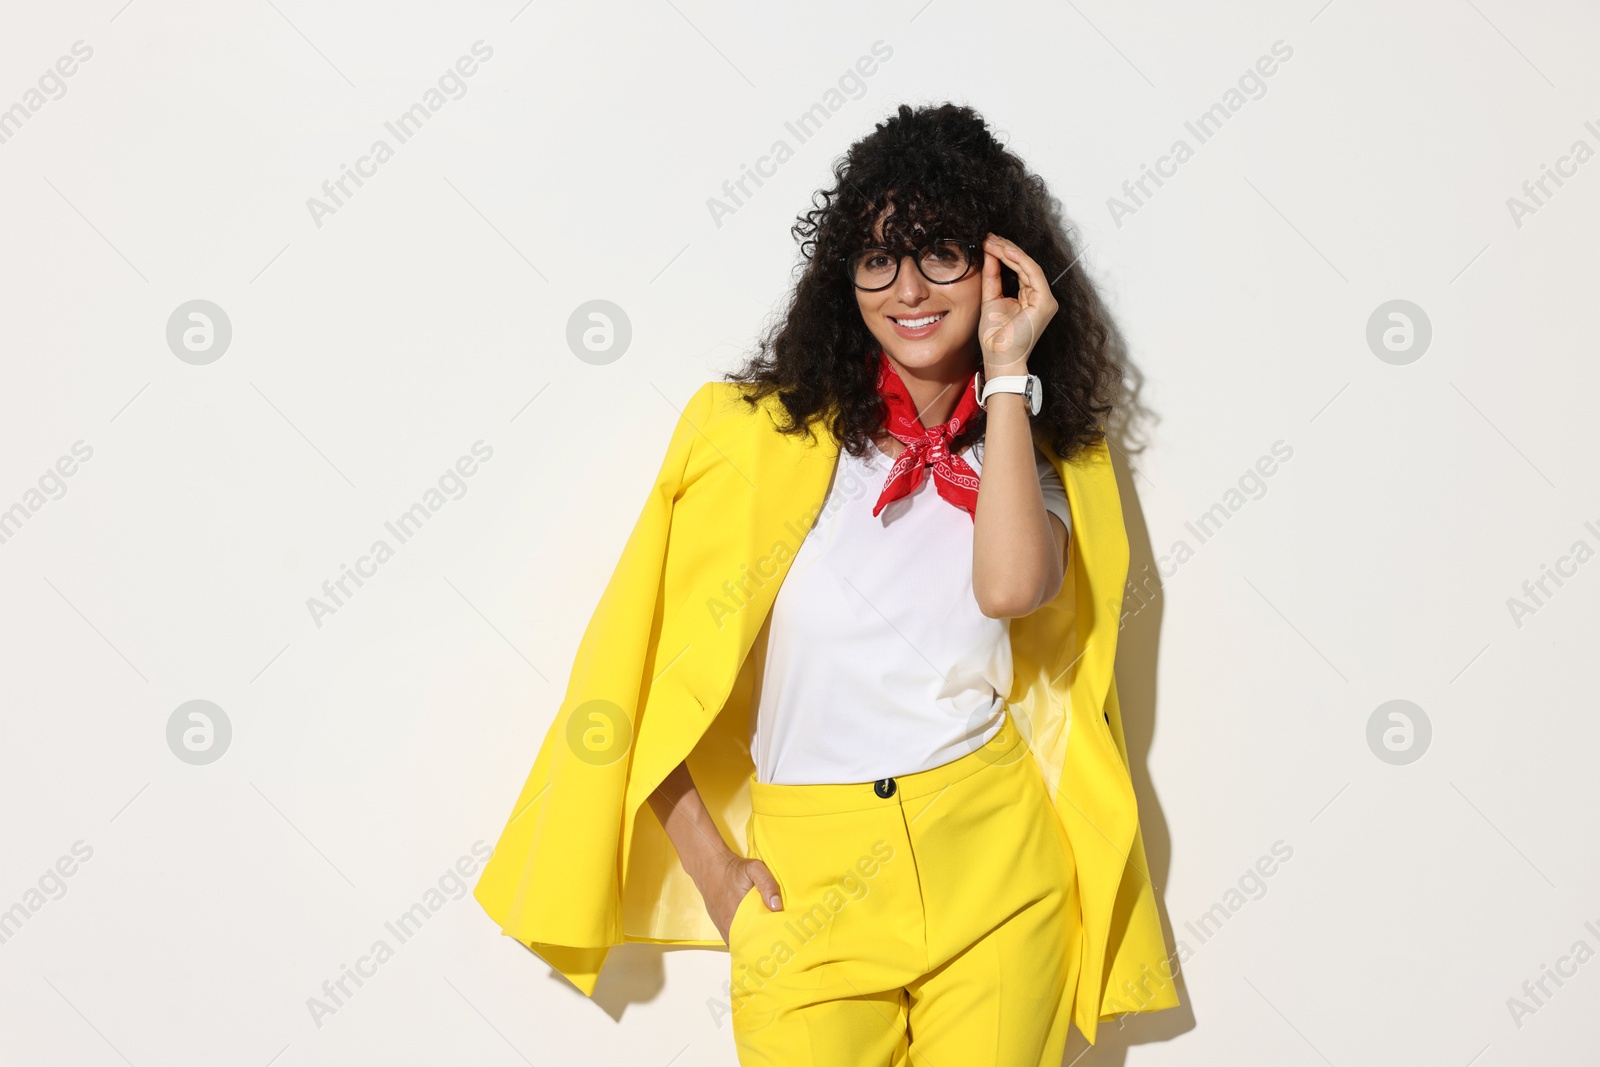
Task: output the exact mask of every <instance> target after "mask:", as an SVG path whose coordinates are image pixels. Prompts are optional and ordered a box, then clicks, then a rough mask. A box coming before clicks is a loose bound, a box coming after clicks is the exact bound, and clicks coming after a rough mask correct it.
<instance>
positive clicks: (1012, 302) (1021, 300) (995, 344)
mask: <svg viewBox="0 0 1600 1067" xmlns="http://www.w3.org/2000/svg"><path fill="white" fill-rule="evenodd" d="M983 250H984V252H985V253H986V254H985V256H984V259H983V305H982V307H981V308H980V310H979V312H978V346H979V347H980V348H981V349H982V350H983V375H984V378H985V379H988V378H993V377H997V376H999V375H1002V374H1026V373H1027V361H1028V353H1029V352H1031V351H1033V346H1034V343H1035V342H1036V341H1038V340H1039V335H1040V334H1041V333H1043V332H1044V328H1045V326H1046V325H1048V324H1049V322H1050V320H1051V319H1052V318H1053V317H1055V313H1056V308H1057V307H1058V306H1059V305H1058V304H1057V303H1056V298H1055V296H1054V294H1052V293H1051V292H1050V283H1049V280H1048V279H1046V278H1045V276H1044V269H1043V268H1042V267H1040V266H1039V264H1037V263H1035V262H1034V261H1033V258H1032V257H1031V256H1029V255H1028V253H1026V252H1024V251H1023V250H1022V248H1021V247H1020V246H1019V245H1017V244H1016V243H1015V242H1013V241H1008V240H1006V239H1005V238H1004V237H1000V236H998V235H996V234H993V233H991V234H989V235H988V236H986V237H985V238H984V239H983ZM1002 262H1003V263H1005V265H1006V266H1008V267H1010V268H1011V269H1012V270H1014V271H1016V272H1017V279H1018V286H1017V295H1016V297H1015V298H1012V297H1009V296H1004V295H1002V294H1001V291H1000V264H1001V263H1002Z"/></svg>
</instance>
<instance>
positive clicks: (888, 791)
mask: <svg viewBox="0 0 1600 1067" xmlns="http://www.w3.org/2000/svg"><path fill="white" fill-rule="evenodd" d="M872 791H873V792H874V793H876V794H878V795H879V796H880V797H883V798H884V799H885V800H887V799H889V798H890V797H892V796H894V779H893V778H879V779H878V780H877V781H876V782H873V783H872Z"/></svg>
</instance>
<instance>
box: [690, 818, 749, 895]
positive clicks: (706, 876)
mask: <svg viewBox="0 0 1600 1067" xmlns="http://www.w3.org/2000/svg"><path fill="white" fill-rule="evenodd" d="M678 859H679V861H681V862H682V863H683V869H684V871H685V872H687V873H688V875H689V880H690V881H692V882H694V884H695V887H696V888H697V889H699V890H700V891H701V892H702V893H703V892H705V890H706V889H707V888H708V887H709V886H712V885H716V884H718V883H719V882H720V880H721V878H722V877H723V876H724V875H725V874H726V873H727V871H728V869H729V868H730V867H732V866H733V865H734V864H736V863H738V862H739V861H740V860H741V859H743V857H742V856H740V855H739V854H738V853H737V852H735V851H734V850H733V849H731V848H729V847H728V843H727V842H726V841H724V840H723V839H722V834H721V833H719V832H717V830H716V829H715V828H714V827H713V828H712V829H711V830H710V831H709V832H708V833H705V834H696V835H695V844H694V846H693V847H691V848H688V849H679V850H678Z"/></svg>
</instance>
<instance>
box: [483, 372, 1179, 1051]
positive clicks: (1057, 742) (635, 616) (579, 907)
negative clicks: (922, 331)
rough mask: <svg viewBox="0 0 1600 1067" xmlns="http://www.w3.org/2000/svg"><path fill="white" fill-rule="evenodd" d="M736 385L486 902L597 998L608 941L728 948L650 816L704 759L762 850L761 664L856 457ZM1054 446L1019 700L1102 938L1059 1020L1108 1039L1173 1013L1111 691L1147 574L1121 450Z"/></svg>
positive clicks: (645, 534) (659, 517) (613, 606)
mask: <svg viewBox="0 0 1600 1067" xmlns="http://www.w3.org/2000/svg"><path fill="white" fill-rule="evenodd" d="M738 389H739V386H738V383H734V382H725V381H712V382H707V383H706V384H704V385H702V386H701V387H700V389H699V390H698V391H696V393H695V394H694V396H693V397H692V398H691V399H690V400H689V402H688V404H686V405H685V407H684V409H683V414H682V416H681V417H680V418H679V420H678V424H677V427H676V429H675V430H674V431H673V434H672V440H671V442H670V443H669V444H668V446H667V453H666V458H665V459H664V460H663V462H662V464H661V471H660V474H659V475H658V476H657V478H656V482H655V487H654V488H653V489H652V490H651V493H650V496H649V499H648V500H647V501H646V502H645V505H644V509H643V511H642V512H641V513H640V515H639V519H638V522H637V523H636V524H635V526H634V529H633V532H632V534H631V535H630V536H629V537H628V541H627V544H626V546H625V547H624V548H623V551H622V558H621V560H620V562H619V563H618V564H617V568H616V571H615V572H614V573H613V575H612V577H611V580H610V581H609V582H608V583H607V585H606V588H605V592H604V593H603V594H602V595H601V597H600V603H599V605H598V606H597V607H596V608H595V611H594V615H593V616H592V617H591V618H590V620H589V625H588V627H587V628H586V629H585V630H584V633H583V640H582V642H581V643H580V644H579V646H578V651H577V656H576V659H575V661H574V663H573V668H572V674H571V678H570V681H569V682H568V685H567V692H566V697H565V699H564V700H563V701H562V703H561V707H560V708H559V710H558V712H557V714H556V716H555V719H554V721H553V722H552V723H551V724H550V728H549V730H548V732H547V733H546V735H545V738H544V742H543V744H542V745H541V747H540V749H539V753H538V756H537V758H536V759H535V760H534V764H533V769H532V771H531V772H530V773H529V775H528V778H527V782H526V784H525V785H524V786H523V787H522V792H521V794H520V795H519V796H518V797H517V801H516V804H515V805H514V806H513V808H512V811H511V816H510V819H509V820H508V821H507V823H506V827H505V830H504V831H503V832H502V833H501V835H500V839H499V843H498V844H497V845H496V846H495V850H494V854H493V855H492V856H491V857H490V859H489V861H488V863H487V864H486V865H485V867H484V871H483V875H482V877H481V878H480V879H479V881H478V884H477V886H476V887H475V889H474V891H473V895H474V896H475V897H476V898H477V900H478V902H479V903H480V904H481V905H482V906H483V908H484V910H485V911H486V912H488V913H489V915H490V916H491V917H492V918H493V919H494V920H495V922H497V923H499V924H500V928H501V930H502V932H504V933H505V934H506V935H508V936H510V937H514V938H516V939H517V940H518V941H520V942H522V943H523V944H524V945H527V946H528V947H529V948H530V949H532V950H533V951H534V952H536V953H538V955H539V956H540V957H542V958H543V959H544V960H545V961H546V962H548V963H549V964H550V965H551V966H552V967H554V968H555V969H556V970H557V971H560V972H561V973H562V974H563V975H565V976H566V977H567V979H568V980H570V981H571V982H572V983H573V984H574V985H575V986H577V987H578V989H580V990H581V991H582V992H583V993H584V994H585V995H586V996H592V995H593V994H594V987H595V981H596V979H597V977H598V975H599V971H600V966H601V964H602V962H603V961H604V960H605V957H606V953H607V952H609V951H610V949H611V947H612V946H613V945H618V944H621V943H623V942H626V941H643V942H653V943H666V944H679V945H698V946H705V947H708V948H719V949H721V948H725V946H724V944H723V941H722V938H721V936H720V935H719V934H718V933H717V929H716V927H715V925H713V923H712V922H711V917H710V916H709V915H708V914H706V909H705V905H704V903H703V901H702V900H701V897H700V894H699V892H698V890H697V889H696V888H695V885H694V883H693V882H692V881H691V880H690V878H689V876H688V874H687V873H686V872H685V871H684V869H683V866H682V865H681V864H680V863H679V861H678V856H677V852H676V851H675V850H674V849H673V846H672V843H671V841H670V839H668V837H667V836H666V832H665V831H664V830H663V829H662V827H661V824H660V822H659V821H658V820H657V819H656V817H655V814H654V812H653V811H651V810H650V809H649V807H648V805H647V803H646V800H647V798H648V797H649V796H650V794H651V793H652V792H654V791H655V789H656V787H657V786H658V785H660V784H661V781H662V780H663V779H664V778H665V777H666V776H667V774H668V772H670V771H671V770H672V768H673V767H675V766H677V764H678V763H680V762H682V761H683V760H685V759H687V760H688V762H689V770H690V773H691V774H692V775H693V777H694V781H695V785H696V787H697V788H698V789H699V792H700V795H701V797H702V798H703V799H704V800H705V804H706V807H707V808H708V809H709V810H710V812H711V814H712V816H713V817H714V818H715V820H716V821H717V823H718V825H719V826H720V828H721V830H722V832H723V834H724V835H725V836H726V837H727V838H728V839H729V840H730V842H732V843H733V845H734V847H735V848H737V849H739V850H740V851H741V852H744V850H745V848H746V842H745V824H746V820H747V817H748V816H749V813H750V789H749V778H750V775H751V773H752V771H753V770H754V764H753V761H752V758H751V755H750V751H749V748H748V746H747V744H746V738H747V737H748V736H749V731H748V727H749V717H750V714H751V709H752V706H753V702H752V699H751V698H752V694H753V693H755V692H757V691H758V690H757V689H756V686H757V685H758V684H759V679H758V678H757V677H756V676H755V675H756V672H755V670H754V667H753V662H754V657H752V656H751V655H750V652H751V649H752V648H753V647H754V645H755V643H756V642H757V641H758V640H762V641H764V640H765V639H766V632H767V627H766V621H767V616H768V614H769V612H770V609H771V607H772V603H773V600H774V598H775V597H776V596H777V593H778V589H779V587H780V586H781V585H782V584H783V578H784V575H785V574H786V573H787V571H788V568H789V565H790V563H791V562H792V561H793V560H794V557H795V553H796V552H797V551H798V549H799V547H800V543H801V541H803V540H804V538H805V536H806V532H807V531H808V530H809V529H810V528H811V525H812V523H813V521H814V519H815V518H816V516H817V515H818V513H819V512H820V511H821V507H822V503H823V498H824V496H825V495H826V492H827V488H828V483H829V480H830V477H831V475H832V473H833V470H834V466H835V464H836V462H837V460H838V456H839V446H838V443H837V442H836V441H834V440H833V438H832V435H831V434H829V433H828V432H827V430H826V429H825V428H819V430H818V432H817V435H816V438H815V440H807V439H806V438H805V437H792V436H788V435H785V434H781V433H779V432H778V431H777V429H776V428H775V427H774V425H773V423H772V412H773V411H774V410H775V409H776V408H777V400H776V398H775V397H768V398H766V400H765V401H764V402H763V404H762V406H761V407H760V408H759V409H757V410H755V411H751V410H750V409H749V407H748V405H747V404H746V403H745V402H744V401H743V400H742V399H740V398H739V396H738ZM1040 448H1041V450H1042V451H1043V452H1044V454H1045V455H1046V456H1047V457H1048V458H1049V459H1050V460H1051V462H1053V463H1054V464H1055V466H1056V469H1057V470H1058V471H1059V472H1060V474H1061V479H1062V482H1063V483H1064V484H1065V486H1066V490H1067V499H1068V501H1069V503H1070V506H1071V509H1072V536H1071V539H1070V549H1069V556H1070V565H1069V567H1068V571H1067V574H1066V577H1065V579H1064V580H1063V582H1062V586H1061V591H1060V593H1059V594H1058V595H1057V596H1056V597H1055V599H1054V600H1052V601H1051V602H1050V603H1048V604H1046V605H1044V606H1043V607H1041V608H1039V609H1038V610H1036V611H1034V612H1033V613H1032V614H1030V615H1027V616H1024V617H1022V618H1015V619H1012V620H1011V626H1010V631H1011V651H1012V663H1013V671H1014V681H1013V684H1012V689H1011V692H1010V693H1009V694H1008V696H1007V701H1008V710H1009V712H1010V714H1012V715H1013V716H1014V717H1015V719H1016V721H1017V723H1018V726H1019V728H1020V729H1021V731H1022V733H1023V736H1024V737H1026V738H1027V739H1028V741H1029V746H1030V749H1031V751H1032V754H1033V756H1034V758H1035V760H1036V761H1037V762H1038V764H1039V767H1040V769H1041V770H1042V771H1043V773H1044V778H1045V781H1046V782H1047V783H1048V784H1049V786H1050V788H1051V792H1052V794H1053V796H1054V799H1055V807H1056V810H1057V812H1058V813H1059V814H1060V816H1061V820H1062V823H1063V824H1064V826H1065V828H1066V832H1067V839H1068V841H1069V842H1070V843H1071V845H1072V851H1073V858H1074V860H1075V862H1076V865H1077V876H1078V879H1079V897H1080V900H1081V903H1082V909H1083V925H1084V935H1085V936H1084V938H1083V953H1082V958H1081V959H1080V960H1079V961H1076V962H1075V964H1074V965H1073V966H1072V970H1074V971H1075V972H1076V974H1077V978H1076V981H1075V982H1069V988H1068V990H1067V994H1066V996H1067V1000H1070V1003H1067V1001H1064V1002H1063V1009H1064V1010H1068V1011H1071V1012H1072V1018H1073V1020H1074V1021H1075V1022H1076V1023H1077V1025H1078V1028H1079V1029H1080V1030H1082V1031H1083V1034H1084V1036H1085V1037H1086V1038H1087V1039H1088V1040H1089V1041H1090V1042H1091V1043H1092V1042H1093V1041H1094V1039H1095V1027H1096V1024H1097V1023H1098V1021H1099V1020H1100V1019H1102V1018H1110V1017H1112V1016H1114V1015H1116V1014H1119V1013H1123V1012H1131V1011H1157V1010H1160V1009H1163V1008H1170V1007H1176V1006H1177V1004H1178V993H1177V988H1176V986H1175V984H1174V982H1173V980H1172V977H1171V975H1172V971H1171V966H1170V964H1169V959H1170V957H1169V955H1168V952H1167V947H1166V942H1165V940H1164V938H1163V936H1162V932H1161V922H1160V919H1159V917H1158V916H1157V913H1156V902H1155V895H1154V892H1153V891H1152V888H1151V884H1150V879H1149V875H1148V869H1147V866H1146V862H1145V853H1144V840H1143V838H1142V836H1141V834H1140V829H1139V818H1138V811H1137V806H1136V802H1135V799H1134V792H1133V785H1132V782H1131V781H1130V779H1129V777H1128V764H1127V746H1126V742H1125V741H1124V739H1123V733H1122V720H1121V712H1120V710H1119V708H1118V706H1117V687H1116V680H1115V678H1114V676H1113V673H1112V661H1113V660H1114V658H1115V655H1116V646H1117V631H1118V629H1119V622H1120V613H1121V608H1122V594H1123V585H1124V582H1125V580H1126V576H1127V569H1128V542H1127V534H1126V531H1125V529H1124V527H1123V523H1122V504H1121V500H1120V497H1119V495H1118V491H1117V484H1116V478H1115V476H1114V474H1113V471H1112V467H1111V461H1110V456H1109V452H1108V450H1107V448H1106V446H1105V444H1104V443H1102V444H1100V445H1097V446H1095V447H1093V448H1089V449H1086V450H1084V451H1083V452H1082V453H1080V454H1079V455H1078V456H1076V457H1074V458H1073V459H1072V460H1071V461H1070V462H1069V461H1064V460H1062V459H1061V458H1060V457H1058V456H1056V455H1055V453H1054V450H1052V449H1050V448H1049V447H1048V445H1046V444H1043V443H1041V445H1040ZM641 813H643V814H642V816H641ZM745 854H748V853H745Z"/></svg>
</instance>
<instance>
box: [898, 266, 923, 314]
mask: <svg viewBox="0 0 1600 1067" xmlns="http://www.w3.org/2000/svg"><path fill="white" fill-rule="evenodd" d="M928 292H929V290H928V279H926V278H924V277H923V276H922V270H921V268H919V267H918V266H917V257H916V256H902V257H901V258H900V273H899V275H898V276H897V277H896V278H895V296H897V297H899V298H900V302H901V303H902V304H905V305H907V306H909V307H915V306H916V305H917V304H920V303H921V302H922V301H924V300H926V299H927V297H928Z"/></svg>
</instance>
